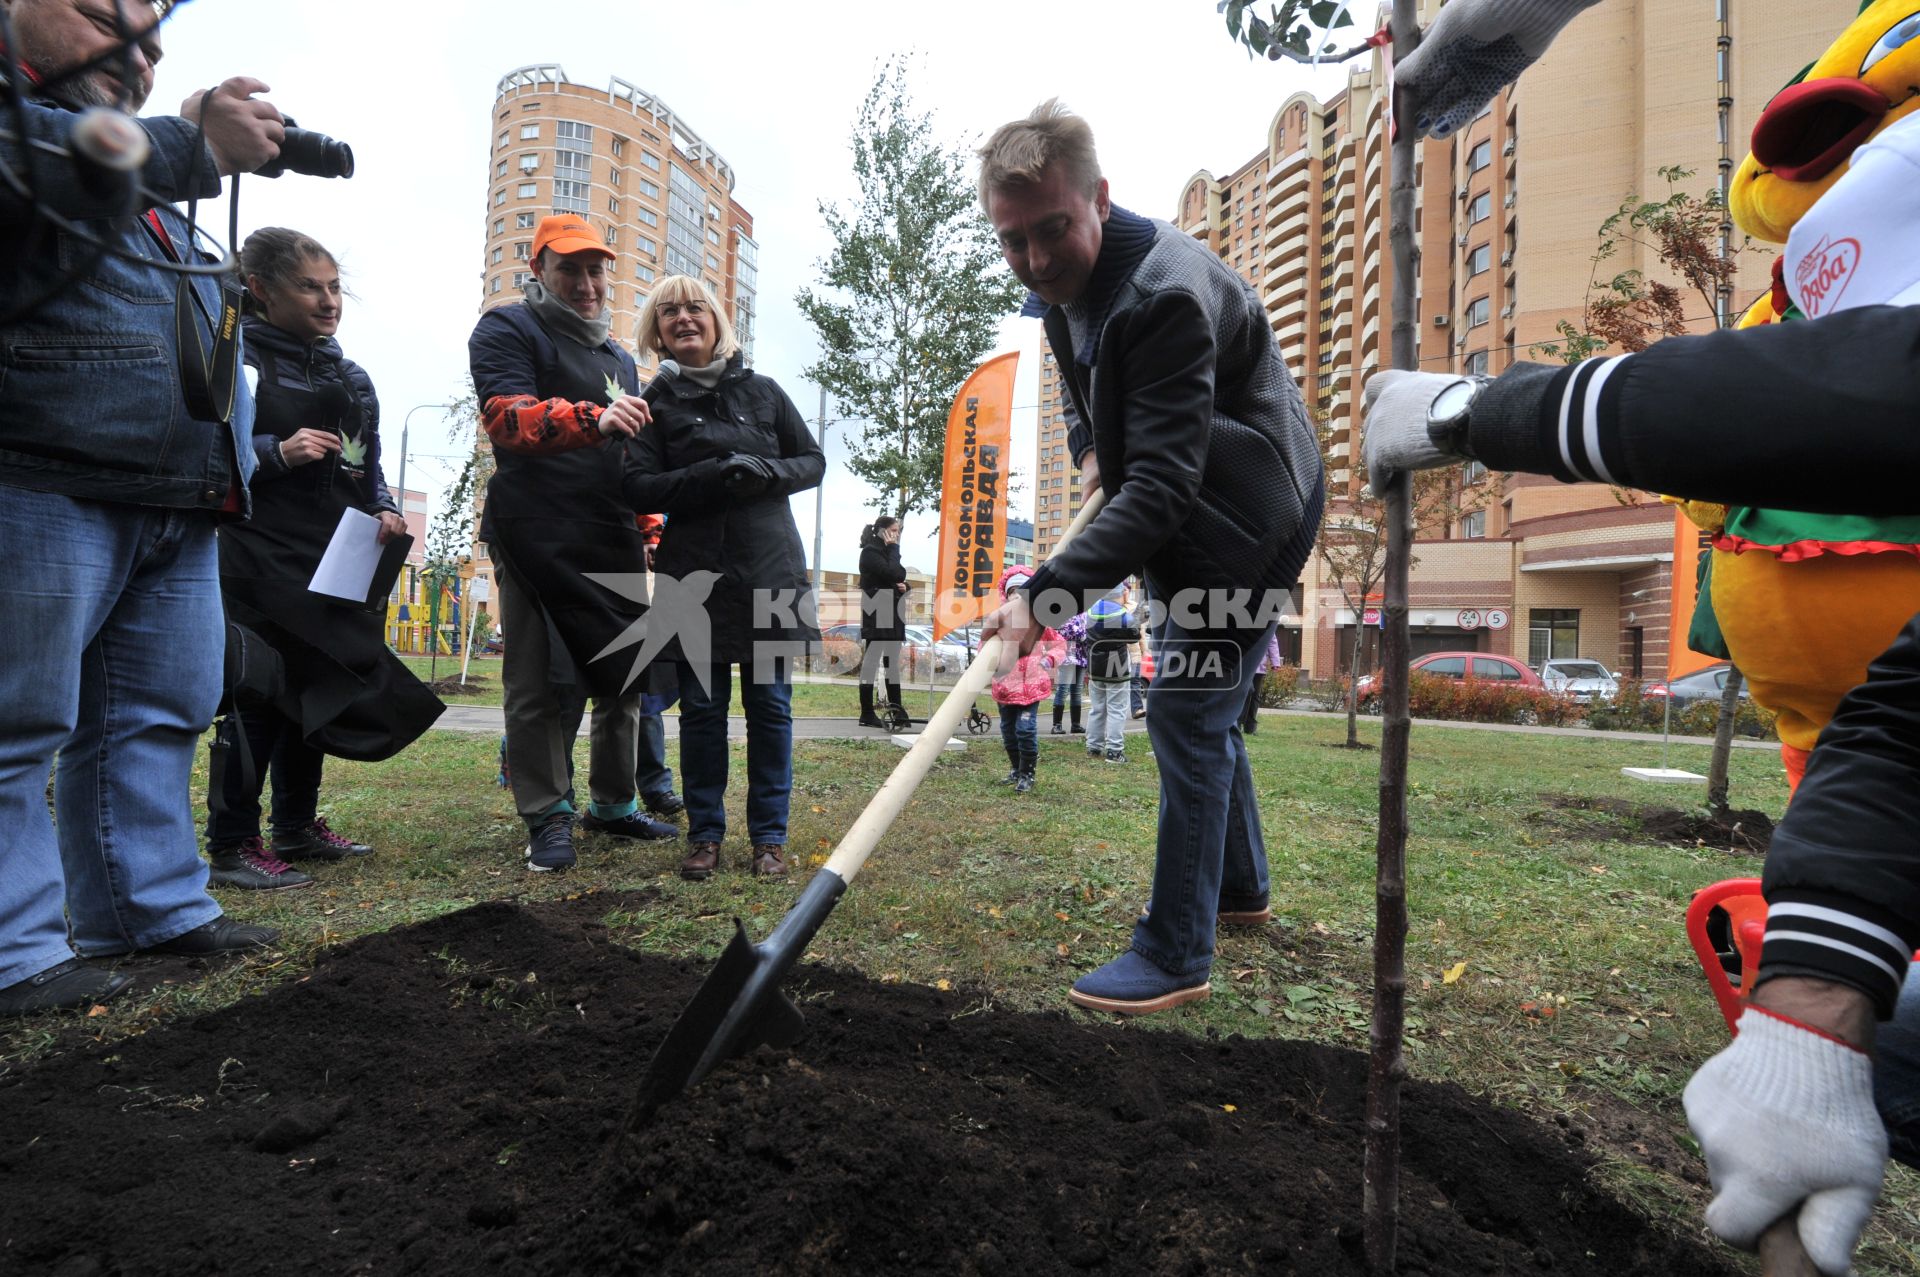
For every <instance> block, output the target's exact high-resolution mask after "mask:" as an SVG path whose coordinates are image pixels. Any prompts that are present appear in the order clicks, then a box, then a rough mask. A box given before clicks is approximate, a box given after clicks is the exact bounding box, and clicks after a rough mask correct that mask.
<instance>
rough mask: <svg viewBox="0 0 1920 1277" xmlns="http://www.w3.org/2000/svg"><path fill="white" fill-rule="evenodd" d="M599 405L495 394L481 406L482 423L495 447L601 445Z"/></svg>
mask: <svg viewBox="0 0 1920 1277" xmlns="http://www.w3.org/2000/svg"><path fill="white" fill-rule="evenodd" d="M600 412H601V410H600V408H599V406H598V405H595V404H590V403H570V402H568V401H567V400H565V399H535V398H534V397H533V396H532V395H496V396H494V397H493V398H492V399H489V400H487V403H486V407H485V408H483V409H482V410H481V413H480V424H481V425H482V426H484V427H485V428H486V432H487V438H489V439H491V440H493V446H494V447H496V448H505V449H506V450H507V451H508V452H530V453H535V454H542V453H554V452H571V451H573V450H574V449H576V448H597V447H599V446H600V443H601V438H600Z"/></svg>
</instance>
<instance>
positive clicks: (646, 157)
mask: <svg viewBox="0 0 1920 1277" xmlns="http://www.w3.org/2000/svg"><path fill="white" fill-rule="evenodd" d="M640 162H641V163H642V164H644V165H646V166H647V167H648V168H650V169H652V170H653V171H654V172H656V173H658V172H659V171H660V157H659V156H657V155H655V154H654V153H653V152H652V151H642V152H640Z"/></svg>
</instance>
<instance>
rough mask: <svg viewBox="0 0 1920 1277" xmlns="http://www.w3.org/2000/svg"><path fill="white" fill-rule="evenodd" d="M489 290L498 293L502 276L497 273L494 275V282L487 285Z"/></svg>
mask: <svg viewBox="0 0 1920 1277" xmlns="http://www.w3.org/2000/svg"><path fill="white" fill-rule="evenodd" d="M487 291H488V292H490V293H497V292H499V291H500V277H499V276H498V275H495V276H494V277H493V282H492V283H491V284H488V285H487Z"/></svg>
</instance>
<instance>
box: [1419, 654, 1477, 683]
mask: <svg viewBox="0 0 1920 1277" xmlns="http://www.w3.org/2000/svg"><path fill="white" fill-rule="evenodd" d="M1420 672H1421V673H1422V674H1432V675H1434V676H1435V677H1437V678H1465V677H1466V676H1467V658H1466V657H1464V656H1443V657H1441V658H1440V659H1439V660H1437V661H1428V662H1427V663H1426V664H1425V665H1422V666H1421V667H1420Z"/></svg>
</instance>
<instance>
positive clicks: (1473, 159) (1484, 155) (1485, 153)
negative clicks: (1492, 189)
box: [1467, 142, 1493, 173]
mask: <svg viewBox="0 0 1920 1277" xmlns="http://www.w3.org/2000/svg"><path fill="white" fill-rule="evenodd" d="M1491 163H1493V143H1492V142H1482V143H1481V144H1480V145H1478V146H1476V147H1474V148H1473V150H1472V151H1470V152H1468V153H1467V172H1469V173H1478V172H1479V171H1480V170H1481V169H1483V168H1485V167H1486V166H1487V165H1489V164H1491Z"/></svg>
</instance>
